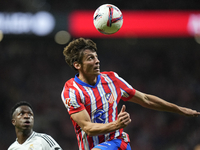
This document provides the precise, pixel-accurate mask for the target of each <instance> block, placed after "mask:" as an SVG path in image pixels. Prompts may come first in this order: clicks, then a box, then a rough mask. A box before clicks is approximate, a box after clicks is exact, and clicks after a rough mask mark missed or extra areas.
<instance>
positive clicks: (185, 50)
mask: <svg viewBox="0 0 200 150" xmlns="http://www.w3.org/2000/svg"><path fill="white" fill-rule="evenodd" d="M11 3H12V5H10V4H11ZM95 3H96V4H95ZM102 3H108V2H107V1H105V0H104V1H101V3H100V2H98V1H90V2H88V3H87V5H85V1H80V0H73V1H63V0H59V1H50V0H49V1H47V0H42V1H40V0H35V1H30V0H28V1H23V0H16V1H11V0H7V1H1V2H0V10H1V11H2V12H6V11H7V12H12V11H24V12H26V11H32V12H35V11H38V10H47V11H54V12H59V11H62V12H65V11H66V12H67V11H71V10H72V9H96V7H97V6H99V5H100V4H102ZM110 3H112V1H111V2H110ZM113 3H115V4H116V5H117V6H120V8H122V9H143V10H144V9H198V8H199V5H198V4H199V1H197V0H191V1H182V0H177V1H172V0H170V1H168V2H166V1H164V0H162V1H153V2H152V1H151V2H150V1H146V0H135V1H134V2H132V1H127V3H124V1H121V0H117V1H113ZM150 3H151V4H150ZM167 4H169V5H167ZM93 40H94V41H95V42H96V43H97V47H98V55H99V59H100V61H101V71H109V70H111V71H116V72H117V73H118V74H119V75H120V76H121V77H123V78H124V79H125V80H126V81H128V82H129V83H130V84H131V85H132V86H133V87H134V88H136V89H137V90H140V91H142V92H145V93H150V94H154V95H157V96H159V97H162V98H163V99H165V100H167V101H170V102H173V103H176V104H178V105H182V106H187V107H191V108H193V109H197V110H198V111H200V101H199V100H200V67H199V66H200V45H199V44H197V43H196V42H195V41H194V39H193V38H177V39H165V38H162V39H93ZM64 46H65V45H58V44H57V43H55V41H54V39H53V38H52V37H35V36H34V37H30V36H28V37H27V36H5V37H4V39H3V40H2V41H1V42H0V66H1V69H0V98H1V100H0V111H1V117H2V118H1V122H0V149H1V150H3V149H7V148H8V146H9V145H10V144H11V143H12V142H13V141H14V140H15V137H16V136H15V131H14V127H13V126H12V124H11V120H10V117H9V111H10V109H11V107H12V106H13V105H14V104H15V103H16V102H18V101H21V100H26V101H28V102H30V103H31V104H32V105H33V108H34V113H35V126H34V130H36V131H37V132H46V133H48V134H50V135H51V136H52V137H53V138H54V139H55V140H56V141H57V142H58V143H59V144H60V146H61V147H62V148H63V149H64V150H67V149H70V150H77V149H78V146H77V140H76V137H75V133H74V129H73V126H72V123H71V121H70V117H69V115H68V113H67V110H66V108H65V107H64V105H63V104H62V101H61V98H60V94H61V91H62V88H63V85H64V83H65V81H67V80H68V79H70V78H71V77H74V75H75V73H76V72H75V71H73V70H72V69H71V68H69V67H68V66H67V64H66V63H65V61H64V57H63V55H62V51H63V48H64ZM122 104H126V106H127V111H128V112H129V113H130V114H131V118H132V123H131V124H130V125H128V126H127V127H126V128H125V131H126V132H127V133H129V135H130V139H131V143H130V144H131V147H132V149H134V150H160V149H162V150H193V149H194V147H195V146H196V145H198V144H200V136H199V134H200V119H199V117H198V118H188V117H185V116H180V115H175V114H171V113H166V112H157V111H153V110H148V109H146V108H142V107H141V106H139V105H136V104H132V103H127V102H126V103H124V102H121V105H122ZM120 108H121V107H119V109H120Z"/></svg>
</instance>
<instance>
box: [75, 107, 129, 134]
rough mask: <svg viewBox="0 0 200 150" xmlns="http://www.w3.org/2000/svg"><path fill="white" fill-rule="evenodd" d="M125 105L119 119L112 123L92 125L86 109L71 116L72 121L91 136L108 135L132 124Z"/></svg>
mask: <svg viewBox="0 0 200 150" xmlns="http://www.w3.org/2000/svg"><path fill="white" fill-rule="evenodd" d="M125 109H126V108H125V105H123V106H122V109H121V111H120V113H119V115H118V119H117V120H116V121H114V122H110V123H105V124H102V123H92V122H91V119H90V116H89V114H88V112H87V111H86V110H85V109H84V110H82V111H80V112H77V113H73V114H71V117H72V119H73V120H74V121H75V122H76V123H77V124H78V125H79V126H80V127H81V128H82V130H83V131H84V132H85V133H86V134H87V135H89V136H96V135H101V134H106V133H110V132H113V131H115V130H118V129H120V128H124V127H126V126H127V125H128V124H129V123H130V122H131V119H130V115H129V113H127V112H126V111H125Z"/></svg>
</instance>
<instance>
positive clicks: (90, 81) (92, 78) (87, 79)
mask: <svg viewBox="0 0 200 150" xmlns="http://www.w3.org/2000/svg"><path fill="white" fill-rule="evenodd" d="M79 79H80V80H81V81H83V82H85V83H87V84H89V85H95V84H96V82H97V75H91V76H83V75H81V74H79Z"/></svg>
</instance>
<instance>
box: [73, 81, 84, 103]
mask: <svg viewBox="0 0 200 150" xmlns="http://www.w3.org/2000/svg"><path fill="white" fill-rule="evenodd" d="M73 86H74V87H75V88H76V89H77V90H78V92H79V94H80V97H81V102H82V103H83V104H85V97H84V95H83V92H82V90H81V89H80V88H79V87H78V85H77V84H76V82H75V81H73Z"/></svg>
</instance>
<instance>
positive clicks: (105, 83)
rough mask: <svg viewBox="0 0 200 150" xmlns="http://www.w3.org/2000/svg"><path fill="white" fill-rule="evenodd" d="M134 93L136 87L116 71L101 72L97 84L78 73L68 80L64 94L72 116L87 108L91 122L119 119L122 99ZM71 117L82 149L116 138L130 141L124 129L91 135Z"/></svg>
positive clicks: (64, 101)
mask: <svg viewBox="0 0 200 150" xmlns="http://www.w3.org/2000/svg"><path fill="white" fill-rule="evenodd" d="M134 94H135V89H133V88H132V86H131V85H129V84H128V83H127V82H126V81H125V80H124V79H122V78H121V77H119V76H118V75H117V74H116V73H115V72H101V74H100V75H98V77H97V82H96V84H95V85H94V86H92V85H89V84H87V83H84V82H82V81H81V80H80V79H79V78H78V74H77V75H76V76H75V78H72V79H70V80H68V81H67V82H66V83H65V85H64V88H63V91H62V94H61V97H62V101H63V103H64V105H65V106H66V108H67V110H68V113H69V115H71V114H73V113H76V112H79V111H82V110H84V109H86V110H87V112H88V114H89V116H90V118H91V121H92V122H94V123H109V122H113V121H115V120H117V115H118V111H117V105H118V103H119V101H120V99H122V100H124V101H127V100H129V99H130V98H132V97H133V96H134ZM71 120H72V123H73V125H74V129H75V133H76V136H77V140H78V145H79V150H90V149H91V148H93V147H94V146H95V145H97V144H99V143H102V142H104V141H109V140H112V139H116V138H119V139H123V140H124V141H125V142H129V141H130V140H129V136H128V134H126V133H125V132H123V129H119V130H116V131H114V132H111V133H107V134H104V135H99V136H92V137H89V136H88V135H87V134H86V133H85V132H84V131H83V130H82V129H81V128H80V126H79V125H78V124H77V123H76V122H75V121H74V120H73V119H72V118H71Z"/></svg>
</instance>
